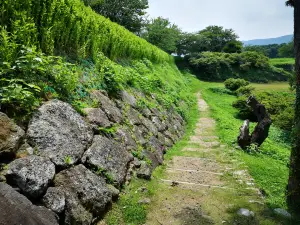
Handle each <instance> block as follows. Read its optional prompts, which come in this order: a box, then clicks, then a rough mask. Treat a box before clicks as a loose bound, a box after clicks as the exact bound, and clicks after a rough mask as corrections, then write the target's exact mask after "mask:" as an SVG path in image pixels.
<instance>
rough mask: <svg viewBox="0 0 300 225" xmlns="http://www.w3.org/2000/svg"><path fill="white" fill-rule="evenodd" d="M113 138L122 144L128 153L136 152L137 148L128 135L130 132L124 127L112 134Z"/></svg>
mask: <svg viewBox="0 0 300 225" xmlns="http://www.w3.org/2000/svg"><path fill="white" fill-rule="evenodd" d="M114 138H115V140H116V141H118V142H121V143H122V144H124V145H125V146H126V149H127V150H128V151H131V152H133V151H136V150H137V148H138V146H137V144H136V142H135V140H134V139H133V138H132V136H131V134H130V131H129V130H128V129H127V128H125V127H123V128H119V129H118V130H117V132H116V133H115V134H114Z"/></svg>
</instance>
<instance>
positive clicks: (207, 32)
mask: <svg viewBox="0 0 300 225" xmlns="http://www.w3.org/2000/svg"><path fill="white" fill-rule="evenodd" d="M199 34H200V35H203V37H204V38H206V39H207V41H208V42H207V44H208V46H207V48H208V49H207V51H211V52H222V51H223V49H224V47H225V46H226V45H227V44H228V43H230V42H233V41H237V39H238V35H237V34H236V33H235V32H234V31H233V30H232V29H224V28H223V27H221V26H208V27H207V28H205V29H204V30H201V31H199Z"/></svg>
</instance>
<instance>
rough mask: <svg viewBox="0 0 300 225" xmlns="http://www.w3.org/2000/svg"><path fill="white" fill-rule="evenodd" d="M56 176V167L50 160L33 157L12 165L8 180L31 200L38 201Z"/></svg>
mask: <svg viewBox="0 0 300 225" xmlns="http://www.w3.org/2000/svg"><path fill="white" fill-rule="evenodd" d="M54 175H55V165H54V164H53V163H52V162H51V161H50V160H49V159H46V158H43V157H40V156H35V155H32V156H29V157H26V158H21V159H16V160H15V161H13V162H12V163H10V164H9V165H8V170H7V172H6V179H7V182H8V183H9V184H11V185H13V186H16V187H18V188H19V189H20V190H21V192H22V193H23V194H25V195H26V196H28V197H29V198H32V199H38V198H39V197H41V196H42V195H43V194H44V193H45V192H46V190H47V188H48V186H49V184H50V182H51V181H52V179H53V178H54Z"/></svg>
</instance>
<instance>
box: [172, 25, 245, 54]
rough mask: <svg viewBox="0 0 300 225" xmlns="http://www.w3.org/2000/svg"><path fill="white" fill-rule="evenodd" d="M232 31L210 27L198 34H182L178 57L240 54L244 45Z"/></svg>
mask: <svg viewBox="0 0 300 225" xmlns="http://www.w3.org/2000/svg"><path fill="white" fill-rule="evenodd" d="M237 38H238V36H237V35H236V34H235V33H234V31H233V30H232V29H224V28H223V27H220V26H208V27H207V28H205V29H204V30H201V31H199V32H197V33H182V34H181V35H180V39H179V40H178V42H177V54H178V55H182V54H183V55H193V54H195V53H200V52H204V51H210V52H228V53H234V52H240V51H241V48H242V43H241V42H240V41H237Z"/></svg>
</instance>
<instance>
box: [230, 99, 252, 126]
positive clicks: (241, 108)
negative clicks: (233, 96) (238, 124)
mask: <svg viewBox="0 0 300 225" xmlns="http://www.w3.org/2000/svg"><path fill="white" fill-rule="evenodd" d="M247 99H248V98H247V97H246V96H241V97H239V98H238V99H237V100H236V101H234V102H233V103H232V106H233V107H234V108H236V109H238V113H237V116H238V118H240V119H243V120H246V119H249V120H250V121H257V118H256V116H255V115H254V113H253V111H252V109H251V107H250V106H248V104H247Z"/></svg>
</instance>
